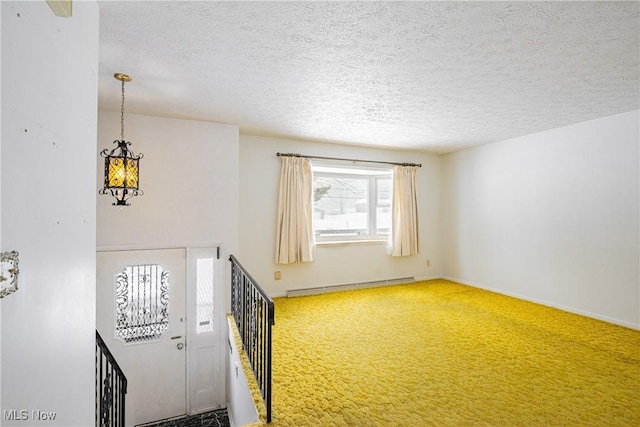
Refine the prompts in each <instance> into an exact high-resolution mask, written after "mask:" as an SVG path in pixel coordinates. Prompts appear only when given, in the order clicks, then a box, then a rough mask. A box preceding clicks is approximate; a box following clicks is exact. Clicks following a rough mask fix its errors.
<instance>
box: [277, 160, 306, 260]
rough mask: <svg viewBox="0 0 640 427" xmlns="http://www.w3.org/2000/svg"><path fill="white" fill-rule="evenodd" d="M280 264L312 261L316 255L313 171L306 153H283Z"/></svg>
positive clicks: (279, 233)
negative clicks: (302, 155)
mask: <svg viewBox="0 0 640 427" xmlns="http://www.w3.org/2000/svg"><path fill="white" fill-rule="evenodd" d="M280 160H281V161H282V167H281V170H280V193H279V196H278V222H277V226H276V254H275V255H276V256H275V262H276V264H295V263H298V262H311V261H313V257H314V248H315V241H314V240H315V239H314V234H313V175H312V173H311V163H310V162H309V160H307V159H305V158H302V157H284V156H283V157H280Z"/></svg>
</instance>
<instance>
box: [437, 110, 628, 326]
mask: <svg viewBox="0 0 640 427" xmlns="http://www.w3.org/2000/svg"><path fill="white" fill-rule="evenodd" d="M638 129H639V112H638V111H637V110H636V111H631V112H628V113H623V114H619V115H615V116H610V117H605V118H601V119H597V120H592V121H588V122H583V123H579V124H575V125H572V126H567V127H563V128H558V129H553V130H549V131H546V132H540V133H536V134H533V135H528V136H524V137H520V138H515V139H511V140H508V141H502V142H497V143H493V144H489V145H484V146H481V147H477V148H473V149H467V150H463V151H459V152H456V153H453V154H449V155H446V156H444V157H443V160H444V161H443V214H442V217H443V225H444V236H445V237H444V270H443V271H444V274H445V275H446V276H448V277H451V278H453V279H456V280H459V281H462V282H466V283H470V284H473V285H476V286H479V287H485V288H489V289H494V290H496V291H498V292H502V293H505V294H511V295H515V296H519V297H522V298H525V299H529V300H534V301H538V302H542V303H544V304H548V305H552V306H556V307H560V308H564V309H567V310H569V311H573V312H578V313H583V314H586V315H589V316H592V317H596V318H601V319H604V320H608V321H611V322H615V323H620V324H623V325H627V326H631V327H635V328H638V327H639V325H640V276H639V262H640V261H639V257H640V253H639V243H638V239H639V227H638V222H639V140H640V138H639V135H638V133H639V131H638Z"/></svg>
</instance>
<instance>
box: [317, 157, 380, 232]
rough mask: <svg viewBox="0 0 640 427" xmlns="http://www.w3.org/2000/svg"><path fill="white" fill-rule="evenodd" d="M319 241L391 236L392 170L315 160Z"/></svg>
mask: <svg viewBox="0 0 640 427" xmlns="http://www.w3.org/2000/svg"><path fill="white" fill-rule="evenodd" d="M312 169H313V225H314V232H315V238H316V241H317V242H327V241H329V242H330V241H351V240H385V241H386V240H387V239H388V237H389V233H390V232H391V191H392V180H391V177H392V170H391V169H390V168H384V167H383V168H375V167H356V166H350V165H349V166H344V165H338V164H329V163H324V162H323V163H316V162H315V161H314V162H313V163H312Z"/></svg>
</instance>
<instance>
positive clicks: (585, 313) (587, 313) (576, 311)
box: [442, 276, 640, 330]
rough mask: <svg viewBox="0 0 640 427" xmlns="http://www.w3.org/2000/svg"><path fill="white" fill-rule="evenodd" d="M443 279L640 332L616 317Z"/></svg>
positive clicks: (638, 326) (445, 277) (637, 326)
mask: <svg viewBox="0 0 640 427" xmlns="http://www.w3.org/2000/svg"><path fill="white" fill-rule="evenodd" d="M442 278H443V279H446V280H451V281H452V282H457V283H461V284H463V285H468V286H472V287H474V288H479V289H485V290H487V291H491V292H495V293H497V294H501V295H506V296H510V297H514V298H518V299H521V300H525V301H530V302H534V303H536V304H541V305H546V306H547V307H553V308H557V309H559V310H562V311H566V312H569V313H574V314H579V315H581V316H586V317H591V318H593V319H598V320H602V321H605V322H608V323H613V324H616V325H620V326H624V327H627V328H631V329H636V330H640V323H633V322H627V321H625V320H621V319H616V318H614V317H609V316H604V315H602V314H598V313H592V312H590V311H586V310H580V309H578V308H575V307H569V306H566V305H562V304H557V303H554V302H550V301H546V300H542V299H538V298H532V297H530V296H528V295H522V294H519V293H517V292H509V291H505V290H503V289H498V288H494V287H491V286H485V285H481V284H479V283H475V282H470V281H468V280H462V279H458V278H456V277H451V276H442Z"/></svg>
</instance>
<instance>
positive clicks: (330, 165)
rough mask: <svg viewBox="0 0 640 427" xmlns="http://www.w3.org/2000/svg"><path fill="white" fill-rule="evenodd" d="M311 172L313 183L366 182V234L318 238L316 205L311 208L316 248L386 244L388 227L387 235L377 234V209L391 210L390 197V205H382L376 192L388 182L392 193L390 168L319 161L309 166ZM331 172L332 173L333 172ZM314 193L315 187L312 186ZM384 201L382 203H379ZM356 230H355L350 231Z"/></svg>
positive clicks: (390, 200) (391, 197)
mask: <svg viewBox="0 0 640 427" xmlns="http://www.w3.org/2000/svg"><path fill="white" fill-rule="evenodd" d="M311 170H312V173H313V182H314V183H315V180H316V178H320V177H322V178H338V179H339V178H345V179H362V180H365V181H366V182H367V185H366V188H367V190H366V191H367V195H366V200H367V211H366V212H367V230H366V233H364V234H352V235H344V234H336V235H324V236H323V235H321V234H320V231H318V230H317V229H316V214H315V202H314V206H313V233H314V237H315V241H316V243H317V244H319V245H323V244H327V245H329V244H336V243H368V242H373V243H387V242H388V241H389V237H390V235H391V224H389V230H388V231H387V232H386V233H378V224H377V222H378V208H379V207H389V208H391V204H392V200H393V196H392V194H389V205H386V204H385V205H381V204H380V203H379V198H378V190H379V185H380V181H381V180H383V179H384V180H386V179H388V180H390V184H391V185H390V189H389V191H390V192H392V191H393V167H392V166H384V165H380V166H362V165H353V164H345V163H342V162H339V161H326V160H322V161H318V160H313V161H312V162H311ZM332 170H333V171H332ZM349 171H350V172H349ZM314 189H315V186H314ZM380 200H383V199H380ZM353 230H356V229H353Z"/></svg>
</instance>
